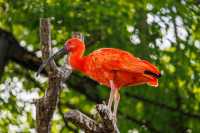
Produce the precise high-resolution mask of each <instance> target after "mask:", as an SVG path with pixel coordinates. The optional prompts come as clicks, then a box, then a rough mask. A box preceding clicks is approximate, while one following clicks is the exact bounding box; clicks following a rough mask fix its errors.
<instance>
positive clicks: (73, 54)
mask: <svg viewBox="0 0 200 133" xmlns="http://www.w3.org/2000/svg"><path fill="white" fill-rule="evenodd" d="M84 51H85V44H84V42H82V41H81V40H80V39H77V38H71V39H69V40H67V41H66V43H65V45H64V48H63V49H61V50H59V51H58V52H57V53H56V54H54V55H53V56H52V57H50V58H49V59H48V60H47V61H46V62H45V63H43V64H42V65H41V67H40V68H39V70H38V73H40V71H41V70H42V69H43V68H44V66H45V65H46V64H47V63H48V62H49V61H50V60H51V59H53V58H54V57H55V56H57V55H59V54H63V53H69V56H68V63H69V64H70V65H71V67H72V68H73V69H74V70H78V71H80V72H82V73H84V74H85V75H87V76H88V77H90V78H91V79H93V80H95V81H97V82H98V83H100V84H102V85H105V86H107V87H109V88H111V93H110V98H109V101H108V107H109V109H110V110H111V107H112V103H113V100H114V111H113V117H114V119H115V120H116V114H117V108H118V103H119V100H120V94H119V90H120V88H122V87H126V86H136V85H141V84H149V85H150V86H154V87H157V86H158V78H159V77H161V74H160V72H159V70H158V69H157V68H156V67H155V66H154V65H152V64H151V63H149V62H148V61H146V60H141V59H139V58H136V57H134V56H133V55H132V54H130V53H128V52H126V51H123V50H120V49H115V48H101V49H98V50H96V51H94V52H92V53H91V54H89V55H88V56H84V55H83V54H84Z"/></svg>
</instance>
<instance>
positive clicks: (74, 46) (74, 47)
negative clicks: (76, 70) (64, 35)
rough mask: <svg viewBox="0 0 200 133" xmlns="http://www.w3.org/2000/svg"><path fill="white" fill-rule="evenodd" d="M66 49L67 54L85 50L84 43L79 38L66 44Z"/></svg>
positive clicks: (72, 39)
mask: <svg viewBox="0 0 200 133" xmlns="http://www.w3.org/2000/svg"><path fill="white" fill-rule="evenodd" d="M64 49H65V51H66V52H67V53H70V52H74V51H79V50H81V51H83V50H85V45H84V42H83V41H82V40H80V39H78V38H71V39H69V40H67V41H66V42H65V46H64Z"/></svg>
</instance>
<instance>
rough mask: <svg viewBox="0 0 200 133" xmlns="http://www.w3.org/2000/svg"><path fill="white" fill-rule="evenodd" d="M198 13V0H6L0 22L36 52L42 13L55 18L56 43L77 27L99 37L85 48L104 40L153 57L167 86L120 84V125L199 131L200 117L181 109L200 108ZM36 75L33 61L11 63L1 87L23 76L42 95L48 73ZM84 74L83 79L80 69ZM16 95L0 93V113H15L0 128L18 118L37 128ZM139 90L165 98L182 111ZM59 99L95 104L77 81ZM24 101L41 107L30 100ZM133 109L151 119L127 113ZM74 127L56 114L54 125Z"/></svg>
mask: <svg viewBox="0 0 200 133" xmlns="http://www.w3.org/2000/svg"><path fill="white" fill-rule="evenodd" d="M199 13H200V6H199V4H197V3H196V1H192V0H190V1H187V0H177V1H174V0H167V1H159V0H151V1H148V0H143V1H130V0H89V1H88V0H73V1H72V0H47V1H45V0H43V1H40V0H7V1H5V0H0V14H1V15H0V28H3V29H7V30H8V31H10V32H12V33H13V34H14V35H15V37H16V38H17V39H18V41H19V42H20V44H21V45H22V46H24V47H26V48H27V49H29V50H30V51H38V50H39V48H40V46H39V36H38V35H39V30H38V28H39V18H40V17H50V18H51V22H52V39H53V45H54V47H57V48H58V47H62V46H63V44H64V42H65V41H66V40H67V39H68V38H69V37H70V36H71V33H72V32H73V31H80V32H83V33H84V34H85V37H86V44H88V43H90V42H92V44H89V45H88V46H87V51H86V54H88V53H90V52H91V51H93V50H95V49H98V48H101V47H116V48H121V49H125V50H127V51H130V52H132V53H133V54H134V55H136V56H138V57H140V58H142V59H148V60H150V61H151V62H153V63H154V64H156V66H158V68H159V69H160V70H161V72H162V75H163V77H162V78H161V79H160V80H159V82H160V86H159V88H152V87H149V86H146V85H145V86H138V87H128V88H126V89H122V90H121V94H122V96H121V97H122V98H121V102H120V105H119V106H120V107H119V108H120V112H121V114H120V115H119V116H118V119H119V120H118V126H119V128H120V130H121V132H122V133H124V132H128V131H129V132H133V131H139V132H153V131H152V129H151V127H153V128H155V129H156V130H157V131H159V132H166V133H167V132H188V133H189V132H193V133H198V132H199V131H200V128H199V127H200V121H199V120H198V119H194V118H191V117H188V116H186V115H183V114H182V113H180V110H181V111H184V112H189V113H190V114H200V109H199V108H200V58H199V54H200V47H199V46H200V43H199V41H200V28H198V27H199V24H200V23H199V21H200V17H199ZM131 37H132V39H131ZM137 40H139V41H137ZM34 74H35V73H34V72H32V71H29V70H28V68H26V69H25V68H22V67H21V66H19V65H16V64H15V63H13V62H10V63H9V65H7V67H6V70H5V72H4V76H3V78H2V84H1V88H0V91H1V94H5V91H4V89H3V87H2V86H3V85H5V84H6V82H13V79H14V78H17V79H18V82H20V83H22V87H21V91H22V92H23V91H27V92H30V93H31V92H32V91H34V90H38V92H37V93H39V94H38V95H43V93H44V90H43V89H44V88H46V87H47V84H46V83H44V81H45V78H42V82H41V79H39V80H38V79H36V80H33V79H35V77H34ZM77 75H79V76H80V77H82V78H84V76H82V75H80V74H79V73H78V74H77ZM27 77H28V78H27ZM72 82H77V81H72ZM38 84H39V85H38ZM13 89H17V88H13ZM98 90H100V94H99V95H100V97H101V98H102V99H104V100H106V99H107V98H108V96H109V90H107V89H106V88H105V87H102V86H98ZM88 91H90V90H88ZM91 92H92V90H91ZM126 93H128V94H129V96H127V95H126ZM17 95H18V93H17V94H12V95H8V101H6V102H5V101H4V100H5V99H2V100H0V109H1V111H0V114H1V115H0V116H2V114H5V113H7V114H8V116H7V115H4V116H5V118H1V119H0V132H3V133H4V132H5V133H6V132H8V131H10V128H11V126H10V125H11V124H12V125H17V127H20V125H26V126H24V127H20V128H19V129H18V131H20V132H31V131H32V128H34V126H35V125H34V122H35V117H34V111H33V110H30V108H29V109H27V110H25V109H24V108H25V107H23V108H22V107H21V106H19V105H18V104H17V102H19V101H18V100H19V99H17V98H16V97H17ZM134 96H141V97H143V98H145V99H149V100H152V101H154V102H159V103H163V104H166V105H168V106H170V107H173V108H175V109H176V110H177V111H170V110H168V109H166V108H164V107H163V108H161V107H160V106H156V105H154V104H150V103H148V102H146V101H145V100H143V99H137V98H135V97H134ZM35 98H36V97H35ZM60 99H61V100H60V102H61V111H62V112H64V111H68V110H69V109H70V108H73V107H74V108H77V109H80V110H82V111H84V112H86V113H90V112H92V110H94V105H95V104H96V103H95V102H94V101H91V100H89V99H88V98H87V96H85V95H84V94H80V93H79V92H76V91H75V90H74V89H73V88H70V89H69V90H67V91H66V90H65V91H63V92H62V94H61V98H60ZM29 100H30V99H29ZM31 100H33V98H31ZM21 104H24V106H31V107H33V108H34V105H33V104H31V103H26V101H23V102H22V103H21ZM56 114H57V115H58V116H61V114H60V113H59V111H57V113H56ZM126 115H128V116H130V117H131V118H132V119H137V120H139V121H141V123H145V122H147V123H148V124H147V125H144V124H141V123H138V122H136V121H133V120H130V119H127V117H125V116H126ZM19 116H23V117H25V118H26V119H25V121H18V120H17V117H19ZM8 117H9V118H8ZM127 121H128V122H127ZM13 130H14V128H13ZM70 131H71V132H75V131H80V130H79V129H76V127H74V125H72V124H71V123H67V125H66V123H64V122H63V120H62V119H61V118H60V117H56V116H55V119H54V121H53V126H52V132H55V133H56V132H63V133H64V132H70Z"/></svg>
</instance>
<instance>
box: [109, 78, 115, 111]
mask: <svg viewBox="0 0 200 133" xmlns="http://www.w3.org/2000/svg"><path fill="white" fill-rule="evenodd" d="M109 82H110V88H111V91H110V97H109V100H108V108H109V109H110V111H111V107H112V102H113V98H114V92H115V85H114V83H113V80H110V81H109Z"/></svg>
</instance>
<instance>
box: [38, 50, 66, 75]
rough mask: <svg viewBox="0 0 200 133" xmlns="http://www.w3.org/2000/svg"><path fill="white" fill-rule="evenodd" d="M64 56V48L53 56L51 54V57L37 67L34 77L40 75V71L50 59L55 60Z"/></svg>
mask: <svg viewBox="0 0 200 133" xmlns="http://www.w3.org/2000/svg"><path fill="white" fill-rule="evenodd" d="M65 54H66V51H65V49H64V48H62V49H60V50H59V51H58V52H56V53H55V54H53V55H52V56H50V57H49V58H48V59H47V60H46V61H44V62H43V63H42V64H41V65H40V67H39V69H38V71H37V73H36V76H38V75H39V74H40V73H41V71H42V70H43V69H44V67H45V66H46V65H47V64H48V63H49V62H50V61H51V60H52V59H54V58H57V57H62V56H64V55H65Z"/></svg>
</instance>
